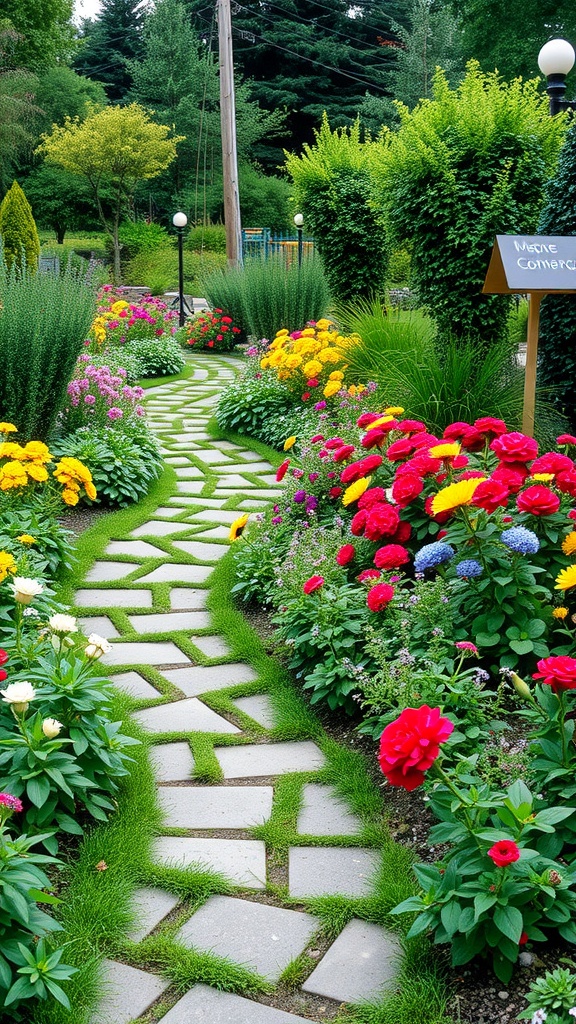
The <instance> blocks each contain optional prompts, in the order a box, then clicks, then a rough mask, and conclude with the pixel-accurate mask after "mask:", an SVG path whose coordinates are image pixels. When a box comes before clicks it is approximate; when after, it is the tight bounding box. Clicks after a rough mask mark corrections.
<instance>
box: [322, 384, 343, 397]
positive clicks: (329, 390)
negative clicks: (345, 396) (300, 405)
mask: <svg viewBox="0 0 576 1024" xmlns="http://www.w3.org/2000/svg"><path fill="white" fill-rule="evenodd" d="M341 386H342V384H341V382H340V381H339V380H329V381H328V383H327V385H326V387H325V388H324V398H332V396H333V395H337V394H338V392H339V391H340V388H341Z"/></svg>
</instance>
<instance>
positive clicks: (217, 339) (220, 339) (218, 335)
mask: <svg viewBox="0 0 576 1024" xmlns="http://www.w3.org/2000/svg"><path fill="white" fill-rule="evenodd" d="M216 341H224V335H223V334H217V335H216Z"/></svg>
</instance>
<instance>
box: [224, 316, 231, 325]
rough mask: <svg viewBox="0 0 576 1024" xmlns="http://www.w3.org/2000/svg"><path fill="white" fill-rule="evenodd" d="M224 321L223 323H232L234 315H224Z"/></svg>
mask: <svg viewBox="0 0 576 1024" xmlns="http://www.w3.org/2000/svg"><path fill="white" fill-rule="evenodd" d="M222 323H223V324H231V323H232V317H231V316H223V317H222Z"/></svg>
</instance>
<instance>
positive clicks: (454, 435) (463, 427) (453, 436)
mask: <svg viewBox="0 0 576 1024" xmlns="http://www.w3.org/2000/svg"><path fill="white" fill-rule="evenodd" d="M469 430H472V425H471V424H470V423H465V422H464V421H463V420H457V421H456V423H449V424H448V426H447V427H446V428H445V429H444V432H443V434H442V437H444V438H446V440H447V441H459V440H460V439H461V438H462V437H465V436H466V434H467V433H468V431H469Z"/></svg>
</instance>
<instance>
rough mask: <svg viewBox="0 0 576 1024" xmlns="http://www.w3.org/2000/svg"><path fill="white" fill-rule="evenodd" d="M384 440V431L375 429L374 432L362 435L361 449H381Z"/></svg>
mask: <svg viewBox="0 0 576 1024" xmlns="http://www.w3.org/2000/svg"><path fill="white" fill-rule="evenodd" d="M385 440H386V431H385V430H383V429H382V428H381V427H376V428H375V429H374V430H369V431H368V433H367V434H364V437H363V438H362V440H361V442H360V444H361V445H362V447H363V448H381V447H382V445H383V444H384V442H385Z"/></svg>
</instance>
